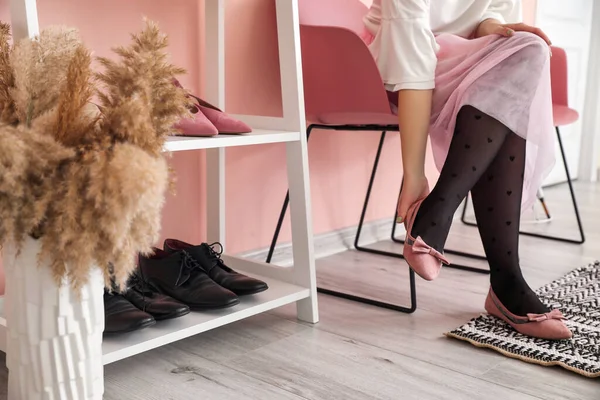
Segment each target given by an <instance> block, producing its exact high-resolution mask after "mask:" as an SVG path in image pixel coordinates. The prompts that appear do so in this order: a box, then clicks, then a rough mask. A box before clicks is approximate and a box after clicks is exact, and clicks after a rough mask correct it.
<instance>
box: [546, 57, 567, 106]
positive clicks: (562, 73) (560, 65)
mask: <svg viewBox="0 0 600 400" xmlns="http://www.w3.org/2000/svg"><path fill="white" fill-rule="evenodd" d="M550 49H551V50H552V57H550V80H551V86H552V103H553V104H557V105H561V106H568V105H569V85H568V80H569V78H568V74H567V53H566V52H565V50H564V49H562V48H560V47H556V46H552V47H551V48H550Z"/></svg>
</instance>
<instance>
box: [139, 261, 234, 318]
mask: <svg viewBox="0 0 600 400" xmlns="http://www.w3.org/2000/svg"><path fill="white" fill-rule="evenodd" d="M139 267H140V270H141V275H142V276H143V277H144V280H145V281H146V282H147V283H148V284H149V285H150V286H152V287H153V288H154V289H156V291H158V292H159V293H162V294H166V295H167V296H170V297H172V298H174V299H176V300H179V301H181V302H182V303H184V304H187V305H188V306H189V307H190V308H191V309H192V310H208V309H217V308H226V307H231V306H235V305H236V304H238V303H239V302H240V300H239V299H238V297H237V296H236V295H235V293H233V292H231V291H229V290H227V289H225V288H224V287H221V286H219V285H218V284H217V283H215V282H214V281H213V280H212V279H210V277H209V276H208V275H207V273H206V271H205V270H204V269H202V267H201V266H200V264H199V263H198V262H197V261H196V260H194V258H192V256H190V254H189V253H188V252H187V251H185V250H183V251H177V252H174V253H171V254H169V253H167V252H165V251H163V250H160V249H154V255H153V256H151V257H144V256H140V257H139Z"/></svg>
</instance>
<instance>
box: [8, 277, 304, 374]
mask: <svg viewBox="0 0 600 400" xmlns="http://www.w3.org/2000/svg"><path fill="white" fill-rule="evenodd" d="M236 270H237V269H236ZM248 275H252V276H255V277H257V278H259V279H261V280H263V281H265V282H267V284H268V285H269V289H268V290H266V291H265V292H262V293H259V294H256V295H253V296H243V297H240V304H238V305H236V306H234V307H231V308H227V309H224V310H216V311H203V312H195V311H192V312H191V313H190V314H188V315H186V316H183V317H180V318H176V319H172V320H167V321H158V322H157V323H156V325H154V326H152V327H150V328H146V329H142V330H140V331H137V332H131V333H125V334H120V335H111V336H106V337H104V339H103V343H102V352H103V360H102V361H103V363H104V364H105V365H106V364H110V363H113V362H116V361H119V360H122V359H125V358H128V357H131V356H134V355H136V354H139V353H143V352H145V351H148V350H152V349H155V348H157V347H160V346H164V345H166V344H169V343H172V342H176V341H178V340H181V339H185V338H187V337H190V336H194V335H197V334H199V333H202V332H206V331H208V330H211V329H215V328H218V327H220V326H223V325H227V324H230V323H232V322H235V321H239V320H241V319H244V318H248V317H251V316H253V315H257V314H260V313H263V312H265V311H269V310H272V309H274V308H277V307H281V306H284V305H286V304H290V303H294V302H296V301H298V300H302V299H305V298H308V297H309V295H310V292H309V289H306V288H302V287H300V286H296V285H292V284H289V283H285V282H282V281H278V280H275V279H271V278H265V277H262V276H257V275H254V274H248ZM0 340H1V341H2V342H1V343H0V350H2V351H6V342H5V340H6V319H5V317H4V298H1V297H0Z"/></svg>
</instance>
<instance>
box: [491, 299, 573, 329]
mask: <svg viewBox="0 0 600 400" xmlns="http://www.w3.org/2000/svg"><path fill="white" fill-rule="evenodd" d="M485 310H486V311H487V312H488V313H489V314H490V315H493V316H494V317H496V318H500V319H501V320H503V321H504V322H506V323H507V324H509V325H510V326H512V327H513V329H514V330H516V331H517V332H519V333H521V334H523V335H525V336H531V337H535V338H540V339H546V340H563V339H570V338H571V337H573V333H571V330H570V329H569V328H568V327H567V325H565V323H564V322H563V320H564V319H565V317H564V316H563V315H562V313H561V312H560V311H559V310H552V311H550V312H547V313H545V314H527V316H525V317H521V316H518V315H515V314H513V313H511V312H510V311H508V310H507V309H506V307H504V306H503V305H502V303H501V302H500V300H498V297H496V294H495V293H494V291H493V290H492V288H490V291H489V292H488V295H487V298H486V299H485Z"/></svg>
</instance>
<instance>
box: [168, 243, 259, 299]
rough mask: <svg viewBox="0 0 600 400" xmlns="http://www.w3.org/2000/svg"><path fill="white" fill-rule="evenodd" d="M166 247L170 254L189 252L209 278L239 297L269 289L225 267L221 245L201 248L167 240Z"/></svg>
mask: <svg viewBox="0 0 600 400" xmlns="http://www.w3.org/2000/svg"><path fill="white" fill-rule="evenodd" d="M216 246H218V247H219V250H218V251H217V250H215V247H216ZM164 247H165V251H166V252H168V253H172V252H176V251H186V252H189V254H190V255H191V256H192V257H193V258H194V259H195V260H196V261H198V262H199V263H200V265H201V266H202V268H204V270H205V271H207V272H208V276H210V277H211V279H212V280H213V281H215V282H217V283H218V284H219V285H221V286H223V287H224V288H227V289H229V290H231V291H232V292H233V293H235V294H237V295H238V296H245V295H250V294H256V293H260V292H264V291H265V290H267V289H268V288H269V286H267V284H266V283H265V282H263V281H259V280H258V279H254V278H250V277H249V276H246V275H242V274H240V273H237V272H235V271H234V270H232V269H231V268H229V267H228V266H227V265H225V263H224V262H223V260H222V259H221V254H222V253H223V246H222V245H221V244H220V243H213V244H212V245H209V244H207V243H202V244H201V245H199V246H194V245H191V244H188V243H185V242H182V241H181V240H177V239H167V240H165V245H164Z"/></svg>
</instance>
